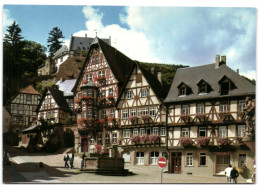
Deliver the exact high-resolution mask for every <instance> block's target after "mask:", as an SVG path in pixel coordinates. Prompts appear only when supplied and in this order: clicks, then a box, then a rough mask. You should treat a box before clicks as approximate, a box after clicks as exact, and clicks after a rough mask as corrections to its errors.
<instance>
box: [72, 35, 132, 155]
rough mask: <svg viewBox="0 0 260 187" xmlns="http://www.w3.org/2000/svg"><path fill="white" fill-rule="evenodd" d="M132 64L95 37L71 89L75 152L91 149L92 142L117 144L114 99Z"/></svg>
mask: <svg viewBox="0 0 260 187" xmlns="http://www.w3.org/2000/svg"><path fill="white" fill-rule="evenodd" d="M132 66H133V62H132V60H131V59H129V58H128V57H127V56H125V55H124V54H122V53H121V52H120V51H118V50H117V49H115V48H113V47H112V46H110V45H108V44H107V43H106V42H104V41H103V40H101V39H99V38H95V40H94V41H93V43H92V45H91V46H90V48H89V52H88V54H87V57H86V61H85V63H84V65H83V67H82V70H81V72H80V75H79V77H78V79H77V82H76V84H75V87H74V88H73V92H74V102H75V104H74V110H75V111H76V112H77V124H78V132H79V135H78V136H76V137H78V138H76V140H75V144H76V145H75V146H76V149H77V150H78V151H79V152H87V151H88V152H91V151H94V148H95V145H99V146H100V147H103V149H104V150H105V149H106V147H109V146H112V145H116V144H117V143H118V141H117V140H118V139H119V132H118V119H117V118H118V114H117V111H116V108H115V102H116V101H117V98H118V95H119V93H120V91H121V89H122V86H123V84H124V82H125V80H126V78H127V76H128V74H129V71H130V70H131V68H132Z"/></svg>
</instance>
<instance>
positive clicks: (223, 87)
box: [220, 80, 230, 95]
mask: <svg viewBox="0 0 260 187" xmlns="http://www.w3.org/2000/svg"><path fill="white" fill-rule="evenodd" d="M220 87H221V92H220V95H228V92H229V90H230V81H228V80H225V81H223V82H222V83H221V85H220Z"/></svg>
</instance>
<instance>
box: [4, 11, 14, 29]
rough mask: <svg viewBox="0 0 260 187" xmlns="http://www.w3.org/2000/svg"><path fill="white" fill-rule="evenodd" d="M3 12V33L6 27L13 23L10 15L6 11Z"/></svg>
mask: <svg viewBox="0 0 260 187" xmlns="http://www.w3.org/2000/svg"><path fill="white" fill-rule="evenodd" d="M3 10H4V11H3V29H4V30H3V33H5V32H6V29H7V26H9V25H11V24H12V23H13V22H14V19H13V18H12V17H11V13H10V11H9V10H8V9H3Z"/></svg>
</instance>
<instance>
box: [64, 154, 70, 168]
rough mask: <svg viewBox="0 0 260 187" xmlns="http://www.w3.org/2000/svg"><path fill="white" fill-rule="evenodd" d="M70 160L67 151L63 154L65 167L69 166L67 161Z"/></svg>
mask: <svg viewBox="0 0 260 187" xmlns="http://www.w3.org/2000/svg"><path fill="white" fill-rule="evenodd" d="M69 160H70V157H69V153H68V152H67V153H66V155H64V161H65V168H66V167H67V166H68V168H69V164H68V161H69Z"/></svg>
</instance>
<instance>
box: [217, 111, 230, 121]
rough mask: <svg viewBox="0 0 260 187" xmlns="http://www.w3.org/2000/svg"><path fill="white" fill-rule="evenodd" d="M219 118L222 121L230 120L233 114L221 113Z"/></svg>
mask: <svg viewBox="0 0 260 187" xmlns="http://www.w3.org/2000/svg"><path fill="white" fill-rule="evenodd" d="M218 116H219V118H220V119H221V120H228V119H229V117H230V116H231V114H230V112H219V113H218Z"/></svg>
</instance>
